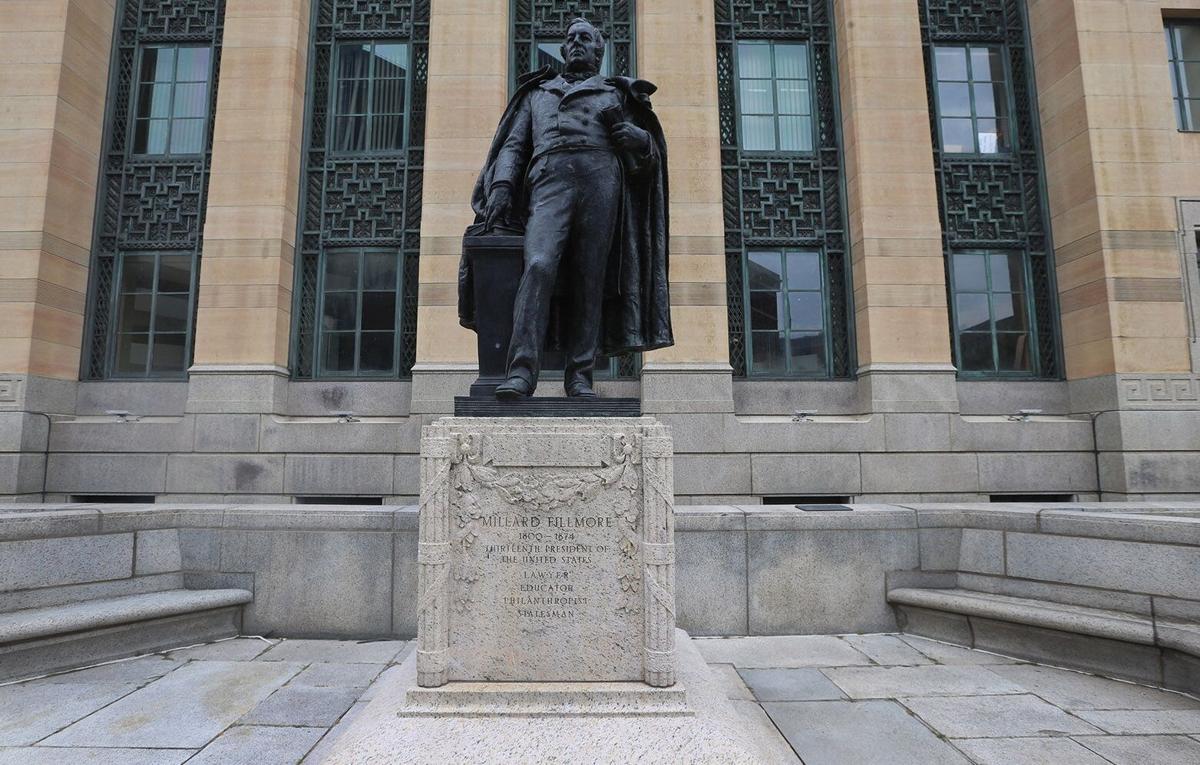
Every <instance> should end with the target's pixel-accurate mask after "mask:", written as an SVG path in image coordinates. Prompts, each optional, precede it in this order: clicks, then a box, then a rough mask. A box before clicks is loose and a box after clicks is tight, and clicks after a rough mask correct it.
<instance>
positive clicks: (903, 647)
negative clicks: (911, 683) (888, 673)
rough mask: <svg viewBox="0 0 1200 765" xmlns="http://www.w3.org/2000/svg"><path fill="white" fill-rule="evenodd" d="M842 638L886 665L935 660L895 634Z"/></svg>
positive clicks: (925, 662)
mask: <svg viewBox="0 0 1200 765" xmlns="http://www.w3.org/2000/svg"><path fill="white" fill-rule="evenodd" d="M841 637H842V640H844V641H846V642H847V643H849V644H850V646H851V647H852V648H854V650H856V651H858V652H860V653H862V654H864V655H865V656H866V657H867V658H869V659H870V660H871V661H873V662H875V663H876V664H882V665H883V666H885V667H897V666H912V665H917V664H932V663H933V660H932V659H930V658H929V657H928V656H926V655H925V654H923V653H921V652H920V651H918V650H917V649H915V648H913V647H912V646H911V645H909V644H908V643H905V642H904V641H903V640H901V639H900V638H898V637H896V636H895V635H842V636H841Z"/></svg>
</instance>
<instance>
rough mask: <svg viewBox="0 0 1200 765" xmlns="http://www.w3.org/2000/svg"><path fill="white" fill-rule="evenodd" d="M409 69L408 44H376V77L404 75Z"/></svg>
mask: <svg viewBox="0 0 1200 765" xmlns="http://www.w3.org/2000/svg"><path fill="white" fill-rule="evenodd" d="M407 69H408V46H407V45H405V44H404V43H379V44H378V45H376V46H375V76H376V77H403V76H404V73H405V70H407Z"/></svg>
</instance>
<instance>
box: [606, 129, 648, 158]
mask: <svg viewBox="0 0 1200 765" xmlns="http://www.w3.org/2000/svg"><path fill="white" fill-rule="evenodd" d="M612 139H613V141H614V142H615V143H616V144H617V146H619V147H621V148H622V149H625V150H626V151H632V152H634V153H635V154H646V153H647V152H649V151H650V134H649V133H647V132H646V131H645V130H642V129H641V128H640V127H638V126H637V125H635V124H633V123H632V122H618V123H617V124H615V125H613V127H612Z"/></svg>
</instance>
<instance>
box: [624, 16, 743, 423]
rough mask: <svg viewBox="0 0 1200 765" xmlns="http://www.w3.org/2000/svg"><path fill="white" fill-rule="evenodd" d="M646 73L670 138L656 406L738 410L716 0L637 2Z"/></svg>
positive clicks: (652, 391)
mask: <svg viewBox="0 0 1200 765" xmlns="http://www.w3.org/2000/svg"><path fill="white" fill-rule="evenodd" d="M636 21H637V76H638V77H640V78H642V79H646V80H650V81H651V82H653V83H654V84H655V85H657V86H658V92H657V93H655V94H654V96H653V98H652V99H651V100H652V101H653V103H654V111H655V112H656V113H657V114H658V117H659V119H660V120H661V121H662V125H663V130H664V132H665V133H666V137H667V149H668V153H669V160H670V163H669V169H670V177H669V181H670V185H671V234H672V235H671V243H670V246H671V320H672V322H673V324H674V329H675V346H674V347H672V348H666V349H663V350H661V351H655V352H653V353H648V354H646V355H645V357H644V358H643V370H642V405H643V409H644V410H645V411H646V412H647V413H666V412H696V413H699V412H732V411H733V385H732V379H733V378H732V369H731V368H730V366H729V314H728V309H727V308H726V301H725V290H726V285H725V226H724V212H723V199H722V194H721V134H720V127H719V125H718V122H717V117H718V111H719V110H718V96H717V50H716V46H717V43H716V22H715V19H714V17H713V4H712V3H711V2H696V0H655V2H642V3H638V4H637V19H636Z"/></svg>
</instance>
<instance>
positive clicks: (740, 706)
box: [733, 701, 804, 765]
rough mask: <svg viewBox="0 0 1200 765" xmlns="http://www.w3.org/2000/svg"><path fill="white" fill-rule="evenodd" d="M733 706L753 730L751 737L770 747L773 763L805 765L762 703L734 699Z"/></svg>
mask: <svg viewBox="0 0 1200 765" xmlns="http://www.w3.org/2000/svg"><path fill="white" fill-rule="evenodd" d="M733 708H734V709H735V710H737V713H738V714H739V715H741V716H742V718H743V719H745V721H746V725H747V727H749V728H750V730H751V734H750V737H751V738H754V739H756V740H758V741H760V742H763V743H764V745H765V746H766V747H768V749H769V751H770V753H771V760H770V762H771V763H772V765H788V763H796V765H804V763H802V762H801V761H800V758H799V757H797V756H796V753H795V752H794V751H792V748H791V746H789V744H788V742H787V739H786V738H784V737H783V736H781V735H780V733H779V729H778V728H776V727H775V723H774V722H772V720H771V717H770V716H769V715H768V714H767V713H766V710H764V709H763V708H762V705H761V704H759V703H757V702H755V701H734V702H733Z"/></svg>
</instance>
